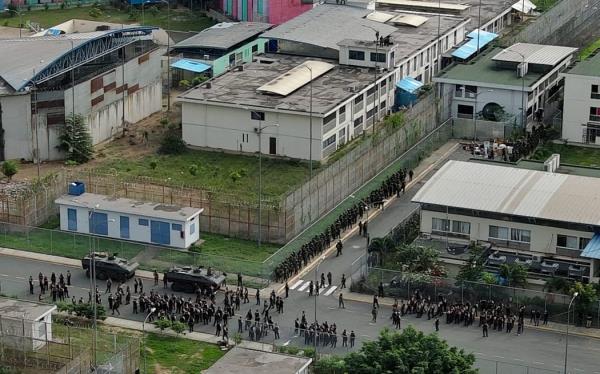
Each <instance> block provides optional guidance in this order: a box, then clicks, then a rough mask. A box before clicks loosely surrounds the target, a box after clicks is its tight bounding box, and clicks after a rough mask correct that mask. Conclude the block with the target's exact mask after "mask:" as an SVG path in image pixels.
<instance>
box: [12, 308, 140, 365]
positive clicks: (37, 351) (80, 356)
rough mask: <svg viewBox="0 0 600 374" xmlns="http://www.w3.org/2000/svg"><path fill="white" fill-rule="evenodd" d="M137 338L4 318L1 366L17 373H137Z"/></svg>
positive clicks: (138, 353)
mask: <svg viewBox="0 0 600 374" xmlns="http://www.w3.org/2000/svg"><path fill="white" fill-rule="evenodd" d="M94 348H95V349H94ZM139 356H140V352H139V341H138V340H137V339H136V338H133V337H130V336H125V335H119V334H114V333H110V332H107V331H102V333H98V334H97V335H96V338H95V339H94V330H92V329H89V328H83V327H75V326H70V325H69V324H64V323H48V322H44V321H34V320H29V319H25V318H10V317H0V364H1V365H0V366H2V367H6V368H9V369H11V370H14V371H17V372H22V371H23V372H35V373H40V374H42V373H53V374H54V373H56V374H62V373H64V374H75V373H89V371H90V367H93V366H96V367H97V368H98V371H100V370H102V372H103V373H106V374H109V373H115V374H116V373H122V374H129V373H135V371H136V370H137V369H138V368H139Z"/></svg>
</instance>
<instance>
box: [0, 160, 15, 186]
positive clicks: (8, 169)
mask: <svg viewBox="0 0 600 374" xmlns="http://www.w3.org/2000/svg"><path fill="white" fill-rule="evenodd" d="M0 168H1V171H2V174H4V175H6V178H8V180H9V181H10V180H11V179H12V177H13V176H14V175H15V174H17V172H18V171H19V167H18V166H17V163H16V162H14V161H13V160H7V161H4V162H3V163H2V166H0Z"/></svg>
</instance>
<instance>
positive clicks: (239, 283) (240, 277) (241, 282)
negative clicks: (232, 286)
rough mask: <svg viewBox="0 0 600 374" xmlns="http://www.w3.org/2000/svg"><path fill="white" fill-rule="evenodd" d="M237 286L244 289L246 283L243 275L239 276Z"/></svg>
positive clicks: (239, 274)
mask: <svg viewBox="0 0 600 374" xmlns="http://www.w3.org/2000/svg"><path fill="white" fill-rule="evenodd" d="M237 286H238V287H243V286H244V282H243V281H242V273H238V274H237Z"/></svg>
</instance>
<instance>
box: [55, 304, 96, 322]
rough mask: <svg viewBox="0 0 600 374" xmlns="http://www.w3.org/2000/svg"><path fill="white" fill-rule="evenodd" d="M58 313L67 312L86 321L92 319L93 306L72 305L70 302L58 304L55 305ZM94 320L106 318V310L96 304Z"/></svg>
mask: <svg viewBox="0 0 600 374" xmlns="http://www.w3.org/2000/svg"><path fill="white" fill-rule="evenodd" d="M56 306H57V307H58V310H59V311H60V312H67V313H69V314H70V315H72V314H74V315H76V316H77V317H85V318H87V319H92V318H94V304H91V303H82V304H73V303H71V302H64V301H63V302H59V303H58V304H56ZM96 318H97V319H100V320H103V319H105V318H106V310H105V309H104V306H102V304H96Z"/></svg>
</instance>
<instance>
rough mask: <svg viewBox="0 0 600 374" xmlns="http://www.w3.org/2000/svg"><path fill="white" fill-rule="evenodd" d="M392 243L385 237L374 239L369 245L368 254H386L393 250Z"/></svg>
mask: <svg viewBox="0 0 600 374" xmlns="http://www.w3.org/2000/svg"><path fill="white" fill-rule="evenodd" d="M394 247H395V245H394V241H393V240H392V239H391V238H389V237H387V236H385V237H383V238H375V239H373V240H371V243H370V244H369V252H379V253H382V254H383V253H388V252H390V251H392V250H393V249H394Z"/></svg>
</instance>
